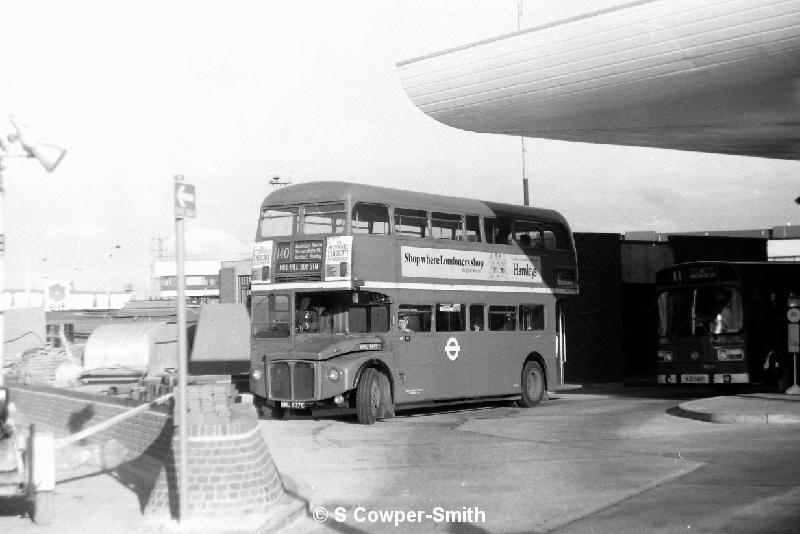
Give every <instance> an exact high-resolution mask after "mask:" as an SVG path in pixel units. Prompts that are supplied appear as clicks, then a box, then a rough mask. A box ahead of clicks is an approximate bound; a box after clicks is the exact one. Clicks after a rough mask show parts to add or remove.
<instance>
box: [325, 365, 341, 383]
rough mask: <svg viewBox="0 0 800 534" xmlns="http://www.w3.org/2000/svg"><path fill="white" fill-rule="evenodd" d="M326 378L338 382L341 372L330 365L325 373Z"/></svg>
mask: <svg viewBox="0 0 800 534" xmlns="http://www.w3.org/2000/svg"><path fill="white" fill-rule="evenodd" d="M325 376H326V377H327V379H328V382H338V381H339V379H340V378H342V372H341V371H340V370H339V369H337V368H336V367H331V368H330V369H328V372H327V373H326V374H325Z"/></svg>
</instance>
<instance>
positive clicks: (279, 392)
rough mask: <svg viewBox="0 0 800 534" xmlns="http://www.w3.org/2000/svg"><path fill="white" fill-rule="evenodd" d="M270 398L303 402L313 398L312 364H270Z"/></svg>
mask: <svg viewBox="0 0 800 534" xmlns="http://www.w3.org/2000/svg"><path fill="white" fill-rule="evenodd" d="M269 367H270V398H272V399H276V400H286V401H304V400H312V399H313V398H314V364H313V363H309V362H272V363H270V364H269Z"/></svg>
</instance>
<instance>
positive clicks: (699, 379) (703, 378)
mask: <svg viewBox="0 0 800 534" xmlns="http://www.w3.org/2000/svg"><path fill="white" fill-rule="evenodd" d="M681 383H682V384H708V375H681Z"/></svg>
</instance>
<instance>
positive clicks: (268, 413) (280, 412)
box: [261, 402, 286, 419]
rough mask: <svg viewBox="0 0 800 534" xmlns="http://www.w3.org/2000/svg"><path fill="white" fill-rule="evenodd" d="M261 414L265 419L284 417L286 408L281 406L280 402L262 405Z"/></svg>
mask: <svg viewBox="0 0 800 534" xmlns="http://www.w3.org/2000/svg"><path fill="white" fill-rule="evenodd" d="M261 414H262V415H263V416H264V419H284V418H285V417H286V408H281V407H280V406H279V405H278V403H275V404H268V403H266V402H265V403H263V404H262V405H261Z"/></svg>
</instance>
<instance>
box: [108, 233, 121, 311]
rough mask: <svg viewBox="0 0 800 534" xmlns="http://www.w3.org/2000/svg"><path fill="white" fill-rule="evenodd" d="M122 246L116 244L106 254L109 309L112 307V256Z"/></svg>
mask: <svg viewBox="0 0 800 534" xmlns="http://www.w3.org/2000/svg"><path fill="white" fill-rule="evenodd" d="M120 248H122V245H114V246H113V247H111V250H109V251H108V255H107V256H106V306H107V307H108V308H109V309H111V258H113V257H114V251H116V250H119V249H120Z"/></svg>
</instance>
